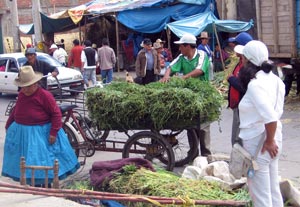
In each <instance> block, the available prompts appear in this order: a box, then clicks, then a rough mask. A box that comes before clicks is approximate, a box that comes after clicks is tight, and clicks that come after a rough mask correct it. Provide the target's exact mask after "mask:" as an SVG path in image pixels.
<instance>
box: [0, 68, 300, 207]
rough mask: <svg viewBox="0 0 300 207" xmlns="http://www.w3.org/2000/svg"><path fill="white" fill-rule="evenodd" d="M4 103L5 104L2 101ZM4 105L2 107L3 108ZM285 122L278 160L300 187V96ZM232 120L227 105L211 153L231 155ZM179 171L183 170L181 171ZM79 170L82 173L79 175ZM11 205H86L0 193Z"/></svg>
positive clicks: (215, 126)
mask: <svg viewBox="0 0 300 207" xmlns="http://www.w3.org/2000/svg"><path fill="white" fill-rule="evenodd" d="M130 75H132V77H133V78H134V77H135V73H134V72H130ZM114 77H115V79H124V78H125V72H119V73H114ZM1 105H2V104H1ZM0 108H1V107H0ZM0 113H1V115H0V159H1V161H0V168H1V169H2V154H3V143H4V137H5V130H4V125H5V121H6V119H7V117H4V116H3V114H4V111H3V109H1V111H0ZM281 121H282V123H283V137H284V139H283V152H282V155H281V156H280V161H279V173H280V175H281V177H282V178H283V179H290V180H291V181H292V182H293V184H294V186H296V187H298V188H299V187H300V173H299V172H300V156H299V154H298V153H299V149H300V133H299V129H300V96H298V97H296V96H294V95H292V96H291V97H288V99H287V101H286V104H285V110H284V114H283V116H282V119H281ZM231 122H232V111H231V110H230V109H226V108H224V109H223V110H222V115H221V120H220V121H219V122H214V123H212V124H211V148H212V152H213V153H214V154H215V153H221V154H227V155H228V154H229V153H230V150H231V143H230V135H231ZM95 156H97V158H99V159H103V160H105V159H107V158H108V157H109V158H110V159H118V158H120V154H117V153H115V155H114V154H107V152H96V155H95ZM92 163H93V162H92V160H88V162H87V164H86V165H85V168H84V169H83V171H82V172H80V173H81V174H85V173H87V172H88V170H89V168H90V167H91V164H92ZM179 171H180V170H179ZM80 173H79V174H80ZM0 181H2V182H9V183H14V184H16V183H15V182H12V181H11V180H10V179H8V178H5V177H1V176H0ZM2 206H12V207H21V206H22V207H27V206H28V207H29V206H30V207H32V206H39V207H48V206H49V207H50V206H51V207H56V206H57V207H63V206H68V207H72V206H74V207H77V206H86V205H81V204H77V203H75V202H72V201H68V200H65V199H62V198H55V197H46V196H34V195H27V194H12V193H8V194H7V193H0V207H2Z"/></svg>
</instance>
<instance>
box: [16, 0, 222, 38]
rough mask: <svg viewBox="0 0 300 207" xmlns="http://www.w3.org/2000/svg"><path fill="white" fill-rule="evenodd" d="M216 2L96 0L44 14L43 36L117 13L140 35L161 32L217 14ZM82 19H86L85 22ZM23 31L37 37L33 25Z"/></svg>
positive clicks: (119, 19)
mask: <svg viewBox="0 0 300 207" xmlns="http://www.w3.org/2000/svg"><path fill="white" fill-rule="evenodd" d="M215 6H216V3H215V0H119V1H117V2H116V1H112V0H93V1H90V2H88V3H86V4H82V5H79V6H77V7H74V8H70V9H67V10H65V11H61V12H58V13H55V14H52V15H50V16H47V15H45V14H43V13H41V21H42V33H55V32H63V31H66V30H70V29H74V28H76V27H78V24H84V23H86V22H91V21H92V19H94V20H95V16H98V15H103V14H107V13H110V14H115V15H116V16H117V20H118V21H119V22H120V23H122V24H123V25H125V26H126V27H128V28H130V29H132V30H134V31H137V32H141V33H158V32H160V31H162V30H164V28H165V26H166V24H167V23H169V22H172V21H176V20H180V19H183V18H186V17H188V16H191V15H195V14H198V13H203V12H207V11H212V12H216V15H217V11H216V9H215ZM83 17H86V19H85V20H84V21H83V19H82V18H83ZM19 28H20V31H21V32H23V33H25V34H34V27H33V24H28V25H20V26H19Z"/></svg>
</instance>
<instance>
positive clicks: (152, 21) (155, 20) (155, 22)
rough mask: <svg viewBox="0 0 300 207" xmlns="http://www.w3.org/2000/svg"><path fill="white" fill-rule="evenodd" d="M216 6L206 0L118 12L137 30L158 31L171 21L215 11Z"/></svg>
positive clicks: (126, 24)
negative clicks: (200, 2) (196, 2)
mask: <svg viewBox="0 0 300 207" xmlns="http://www.w3.org/2000/svg"><path fill="white" fill-rule="evenodd" d="M198 3H199V2H198ZM214 7H215V4H214V3H212V4H211V1H204V2H202V4H190V3H180V4H175V5H172V6H166V7H148V8H141V9H135V10H125V11H121V12H119V13H118V15H117V20H118V21H119V22H120V23H122V24H123V25H125V26H126V27H128V28H130V29H132V30H133V31H136V32H141V33H158V32H160V31H162V30H164V28H165V26H166V24H167V23H169V22H172V21H174V20H175V21H176V20H180V19H184V18H186V17H189V16H191V15H195V14H199V13H203V12H208V11H211V10H213V11H215V9H214Z"/></svg>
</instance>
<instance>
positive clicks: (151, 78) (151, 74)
mask: <svg viewBox="0 0 300 207" xmlns="http://www.w3.org/2000/svg"><path fill="white" fill-rule="evenodd" d="M155 81H158V75H155V74H154V70H146V75H145V77H143V85H145V84H148V83H151V82H155Z"/></svg>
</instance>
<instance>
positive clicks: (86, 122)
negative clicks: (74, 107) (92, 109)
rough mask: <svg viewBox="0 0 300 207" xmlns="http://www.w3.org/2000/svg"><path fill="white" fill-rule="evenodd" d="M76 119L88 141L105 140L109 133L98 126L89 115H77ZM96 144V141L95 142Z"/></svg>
mask: <svg viewBox="0 0 300 207" xmlns="http://www.w3.org/2000/svg"><path fill="white" fill-rule="evenodd" d="M76 118H77V120H78V121H79V125H80V126H81V128H82V129H83V131H84V133H85V134H86V137H87V138H88V139H89V140H90V141H96V142H100V141H105V140H106V138H107V137H108V135H109V130H101V129H99V126H97V125H96V124H95V123H94V122H93V121H92V120H91V119H90V118H89V117H87V116H84V117H83V116H77V117H76ZM95 144H96V143H95Z"/></svg>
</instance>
